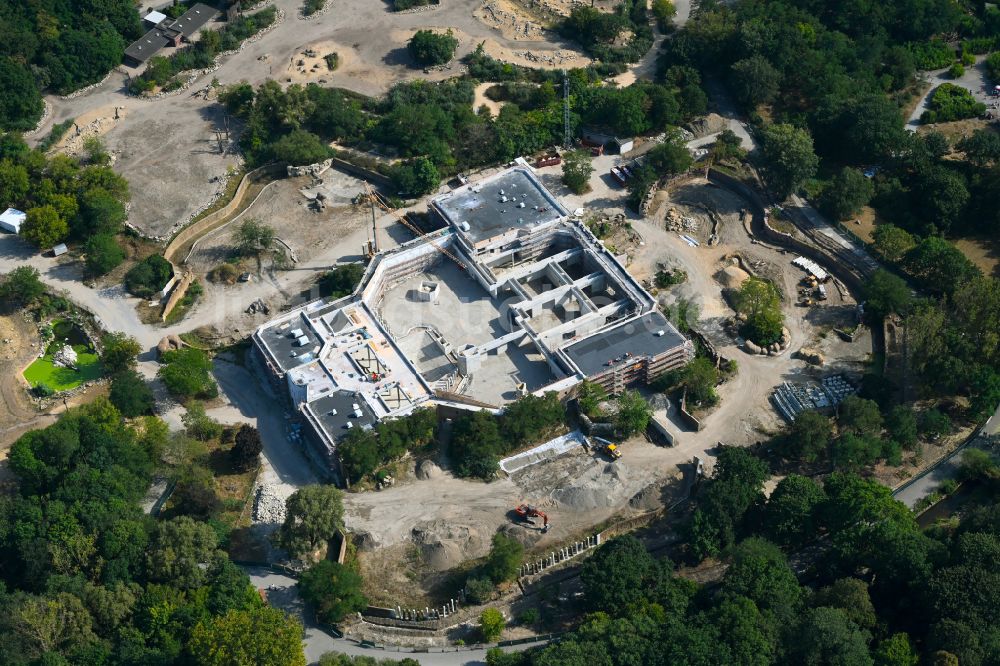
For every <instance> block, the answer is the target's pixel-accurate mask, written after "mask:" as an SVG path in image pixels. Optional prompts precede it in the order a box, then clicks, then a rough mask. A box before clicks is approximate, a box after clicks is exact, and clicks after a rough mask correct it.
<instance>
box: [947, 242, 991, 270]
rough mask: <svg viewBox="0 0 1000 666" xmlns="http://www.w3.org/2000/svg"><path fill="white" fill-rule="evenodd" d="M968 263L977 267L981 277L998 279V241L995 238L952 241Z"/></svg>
mask: <svg viewBox="0 0 1000 666" xmlns="http://www.w3.org/2000/svg"><path fill="white" fill-rule="evenodd" d="M954 243H955V247H957V248H958V249H959V250H961V251H962V254H964V255H965V256H966V257H967V258H968V259H969V261H971V262H972V263H974V264H975V265H976V266H978V267H979V270H981V271H982V272H983V275H992V276H993V277H1000V240H997V239H996V238H961V239H959V240H956V241H954Z"/></svg>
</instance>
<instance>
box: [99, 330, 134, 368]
mask: <svg viewBox="0 0 1000 666" xmlns="http://www.w3.org/2000/svg"><path fill="white" fill-rule="evenodd" d="M101 347H102V348H103V349H102V351H101V364H102V365H103V366H104V370H105V371H106V372H107V373H108V374H110V375H114V374H117V373H119V372H122V371H125V370H132V369H134V368H135V365H136V362H137V360H138V357H139V353H140V352H142V346H141V345H140V344H139V342H138V341H137V340H136V339H135V338H133V337H132V336H130V335H127V334H125V333H119V332H111V333H105V334H104V335H103V336H101Z"/></svg>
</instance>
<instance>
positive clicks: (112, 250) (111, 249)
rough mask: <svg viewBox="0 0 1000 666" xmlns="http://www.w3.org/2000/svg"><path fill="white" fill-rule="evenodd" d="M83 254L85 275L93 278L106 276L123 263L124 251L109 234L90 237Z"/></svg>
mask: <svg viewBox="0 0 1000 666" xmlns="http://www.w3.org/2000/svg"><path fill="white" fill-rule="evenodd" d="M84 252H86V254H87V259H86V266H87V273H89V274H90V275H93V276H99V275H106V274H107V273H110V272H111V271H113V270H114V269H115V268H117V267H118V266H119V265H120V264H121V263H122V262H123V261H125V250H123V249H122V248H121V246H120V245H119V244H118V241H116V240H115V237H114V236H112V235H111V234H97V235H96V236H91V237H90V238H89V239H87V243H86V245H85V246H84Z"/></svg>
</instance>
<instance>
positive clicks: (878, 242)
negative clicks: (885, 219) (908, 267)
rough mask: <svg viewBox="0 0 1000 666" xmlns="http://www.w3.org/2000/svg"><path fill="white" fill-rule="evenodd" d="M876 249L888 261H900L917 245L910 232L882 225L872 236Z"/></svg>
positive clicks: (876, 228)
mask: <svg viewBox="0 0 1000 666" xmlns="http://www.w3.org/2000/svg"><path fill="white" fill-rule="evenodd" d="M872 236H873V240H874V245H875V249H876V250H878V253H879V254H881V255H882V256H883V257H885V258H886V260H887V261H899V260H900V259H902V258H903V256H904V255H906V253H907V252H909V251H910V250H912V249H913V247H914V246H915V245H916V244H917V243H916V241H915V240H914V239H913V236H912V235H911V234H910V232H908V231H906V230H905V229H900V228H899V227H896V226H893V225H891V224H880V225H878V226H877V227H875V231H874V233H873V234H872Z"/></svg>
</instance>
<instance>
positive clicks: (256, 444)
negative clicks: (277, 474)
mask: <svg viewBox="0 0 1000 666" xmlns="http://www.w3.org/2000/svg"><path fill="white" fill-rule="evenodd" d="M263 451H264V443H263V442H262V441H261V439H260V432H258V430H257V428H254V427H253V426H252V425H250V424H248V423H244V424H243V425H241V426H240V429H239V430H237V431H236V442H235V443H234V444H233V450H232V454H231V455H232V457H233V465H234V466H235V467H236V469H237V470H238V471H240V472H249V471H250V470H253V469H257V466H258V465H260V454H261V453H262V452H263Z"/></svg>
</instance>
